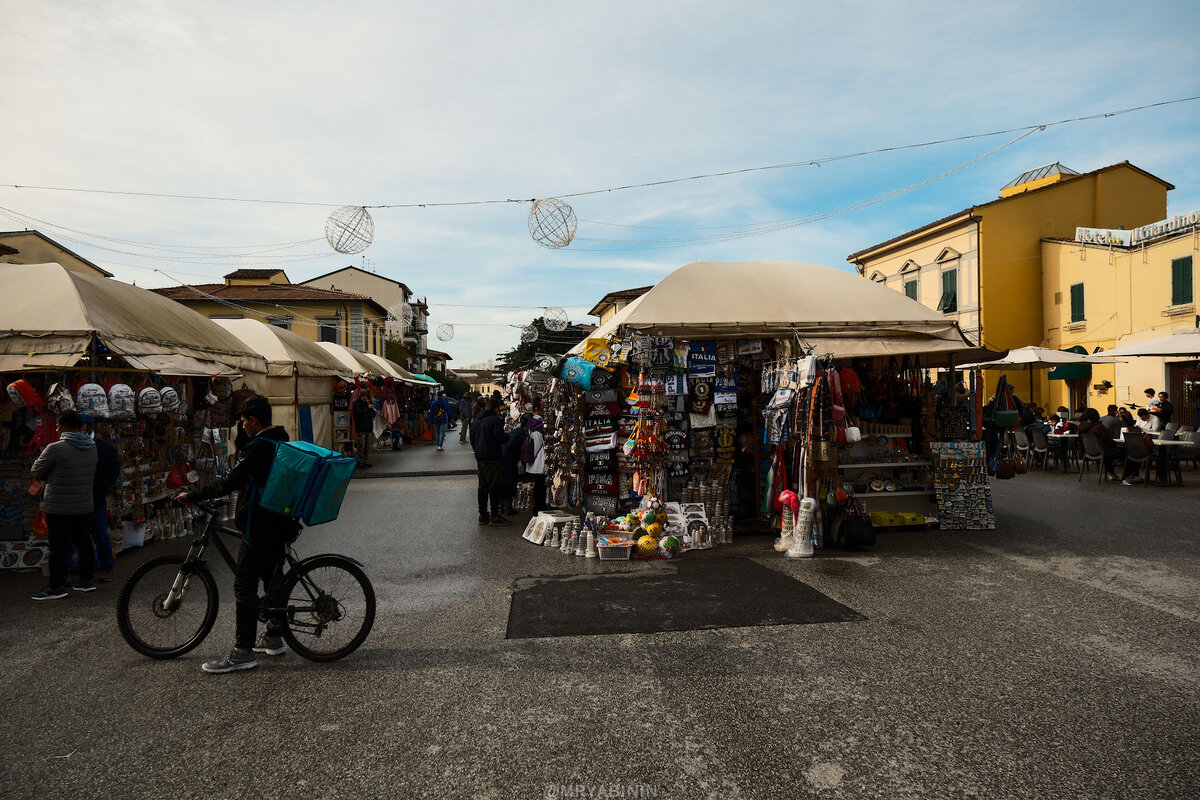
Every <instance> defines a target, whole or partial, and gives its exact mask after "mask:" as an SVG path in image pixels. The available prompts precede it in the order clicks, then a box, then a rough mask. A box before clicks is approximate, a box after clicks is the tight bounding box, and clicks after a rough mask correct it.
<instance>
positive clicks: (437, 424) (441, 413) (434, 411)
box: [429, 389, 454, 450]
mask: <svg viewBox="0 0 1200 800" xmlns="http://www.w3.org/2000/svg"><path fill="white" fill-rule="evenodd" d="M453 413H454V412H453V411H451V410H450V403H448V402H447V401H446V398H445V396H444V395H443V394H442V390H441V389H438V390H437V391H436V393H435V394H434V397H433V402H432V403H430V404H429V424H430V425H432V426H433V439H434V442H435V443H436V444H437V449H438V450H444V449H445V448H444V447H442V445H443V444H445V442H446V426H447V425H448V424H449V423H450V416H451V414H453Z"/></svg>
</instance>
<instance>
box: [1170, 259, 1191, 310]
mask: <svg viewBox="0 0 1200 800" xmlns="http://www.w3.org/2000/svg"><path fill="white" fill-rule="evenodd" d="M1190 302H1192V257H1191V256H1184V257H1183V258H1173V259H1171V305H1173V306H1183V305H1187V304H1188V303H1190Z"/></svg>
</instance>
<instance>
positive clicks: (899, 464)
mask: <svg viewBox="0 0 1200 800" xmlns="http://www.w3.org/2000/svg"><path fill="white" fill-rule="evenodd" d="M932 466H933V462H931V461H881V462H879V463H877V464H838V469H839V470H847V469H883V468H885V467H898V468H904V467H932Z"/></svg>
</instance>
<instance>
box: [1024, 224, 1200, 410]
mask: <svg viewBox="0 0 1200 800" xmlns="http://www.w3.org/2000/svg"><path fill="white" fill-rule="evenodd" d="M1197 223H1200V212H1196V213H1192V214H1186V215H1180V216H1178V217H1175V218H1174V219H1172V220H1163V223H1162V224H1161V225H1158V226H1148V228H1147V230H1145V231H1142V230H1138V229H1136V228H1135V229H1133V230H1122V229H1117V230H1101V231H1097V230H1080V231H1078V232H1077V233H1076V236H1075V239H1074V240H1071V241H1064V240H1060V239H1046V240H1044V241H1043V242H1042V243H1041V247H1042V263H1043V265H1044V270H1045V282H1044V287H1043V292H1042V306H1043V308H1044V309H1045V313H1044V318H1045V324H1046V330H1045V341H1046V346H1047V347H1053V348H1056V349H1060V350H1065V349H1067V348H1072V347H1074V348H1079V349H1081V350H1084V351H1086V352H1089V353H1091V352H1094V351H1096V350H1097V348H1099V349H1101V350H1108V349H1111V348H1113V347H1118V346H1121V345H1126V344H1132V343H1135V342H1139V341H1144V340H1146V339H1154V338H1157V337H1159V336H1166V335H1167V334H1169V333H1171V332H1173V331H1176V330H1179V329H1181V328H1192V327H1194V326H1195V325H1196V324H1197V317H1196V303H1195V295H1194V290H1193V277H1194V260H1195V255H1196V253H1197V252H1198V251H1200V228H1198V227H1197ZM1105 381H1108V383H1109V384H1111V386H1109V385H1106V384H1105ZM1048 384H1049V385H1048V386H1046V390H1047V391H1048V397H1049V401H1048V402H1051V403H1056V404H1059V403H1061V404H1063V405H1068V404H1069V401H1074V402H1085V403H1086V404H1087V405H1089V406H1091V407H1092V408H1096V409H1098V410H1100V411H1101V412H1103V411H1104V410H1105V408H1106V407H1107V406H1108V405H1109V404H1117V405H1121V404H1124V403H1134V404H1136V405H1139V406H1144V405H1145V402H1146V398H1145V394H1144V390H1145V389H1147V388H1152V389H1154V390H1155V391H1166V392H1168V393H1169V394H1170V397H1171V401H1172V402H1173V403H1174V405H1175V419H1174V421H1176V422H1183V423H1184V424H1188V423H1190V422H1191V420H1192V418H1193V416H1194V415H1195V413H1196V407H1197V390H1200V370H1198V369H1197V368H1196V359H1195V358H1189V359H1164V358H1154V357H1146V356H1138V357H1136V358H1129V359H1126V360H1124V361H1122V362H1120V363H1115V364H1112V365H1107V364H1106V365H1095V366H1093V368H1092V374H1091V375H1090V376H1088V377H1087V378H1086V379H1085V378H1082V377H1081V378H1078V379H1075V380H1073V381H1068V382H1066V383H1064V382H1063V381H1049V382H1048ZM1071 407H1074V405H1071Z"/></svg>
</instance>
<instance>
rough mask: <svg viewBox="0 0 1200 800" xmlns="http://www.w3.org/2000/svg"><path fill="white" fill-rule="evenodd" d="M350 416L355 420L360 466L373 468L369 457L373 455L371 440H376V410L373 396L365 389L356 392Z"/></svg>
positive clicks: (351, 404)
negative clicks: (372, 402)
mask: <svg viewBox="0 0 1200 800" xmlns="http://www.w3.org/2000/svg"><path fill="white" fill-rule="evenodd" d="M350 415H351V416H352V417H353V418H354V433H355V436H356V437H357V438H356V439H355V445H356V447H357V450H356V455H357V456H358V465H359V466H360V467H372V466H374V464H372V463H371V462H370V461H369V460H368V457H369V456H370V454H371V440H372V439H374V438H375V433H374V429H375V409H374V407H372V405H371V396H370V395H369V394H367V391H366V390H365V389H355V390H354V400H353V401H352V402H351V403H350Z"/></svg>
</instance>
